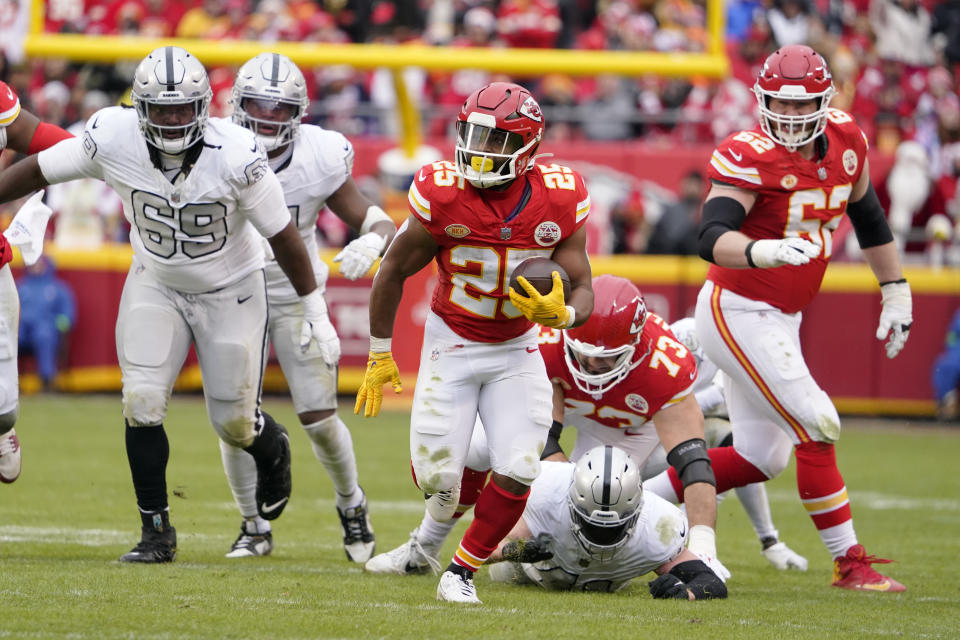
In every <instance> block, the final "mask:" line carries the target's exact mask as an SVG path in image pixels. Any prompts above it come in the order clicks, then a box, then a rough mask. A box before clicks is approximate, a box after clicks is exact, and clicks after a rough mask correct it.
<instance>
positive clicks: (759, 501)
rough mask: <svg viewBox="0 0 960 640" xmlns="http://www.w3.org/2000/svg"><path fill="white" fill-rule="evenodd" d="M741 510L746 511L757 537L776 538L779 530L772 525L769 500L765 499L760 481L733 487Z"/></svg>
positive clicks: (765, 491)
mask: <svg viewBox="0 0 960 640" xmlns="http://www.w3.org/2000/svg"><path fill="white" fill-rule="evenodd" d="M734 491H736V492H737V497H738V498H739V499H740V504H742V505H743V510H744V511H746V512H747V516H748V517H749V518H750V522H751V524H753V530H754V531H756V532H757V538H758V539H760V540H763V539H764V538H769V537H774V538H777V537H778V535H779V532H778V531H777V529H776V527H774V526H773V516H771V515H770V501H769V500H768V499H767V490H766V489H765V488H764V487H763V483H762V482H756V483H754V484H748V485H745V486H743V487H738V488H737V489H734Z"/></svg>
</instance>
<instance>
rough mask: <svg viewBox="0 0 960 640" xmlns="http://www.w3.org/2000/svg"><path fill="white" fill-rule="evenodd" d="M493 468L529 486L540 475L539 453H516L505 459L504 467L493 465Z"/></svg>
mask: <svg viewBox="0 0 960 640" xmlns="http://www.w3.org/2000/svg"><path fill="white" fill-rule="evenodd" d="M498 466H499V465H498ZM493 470H494V472H496V473H499V474H500V475H504V476H507V477H508V478H511V479H512V480H516V481H517V482H519V483H520V484H525V485H527V486H528V487H529V486H530V485H531V484H533V481H534V480H536V479H537V476H539V475H540V455H539V454H538V453H537V452H536V451H530V452H527V453H524V454H521V453H516V455H513V456H512V457H511V458H510V460H508V461H507V465H506V466H505V467H501V468H497V467H494V469H493Z"/></svg>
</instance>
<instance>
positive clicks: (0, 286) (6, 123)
mask: <svg viewBox="0 0 960 640" xmlns="http://www.w3.org/2000/svg"><path fill="white" fill-rule="evenodd" d="M72 137H73V136H71V135H70V134H69V133H67V132H66V131H64V130H63V129H61V128H60V127H58V126H56V125H53V124H49V123H47V122H41V121H40V119H39V118H37V116H35V115H34V114H32V113H30V112H29V111H27V110H26V109H22V108H21V107H20V99H19V98H18V97H17V94H16V93H14V91H13V89H11V88H10V87H9V86H7V84H6V83H4V82H0V151H3V149H4V148H6V147H9V148H11V149H13V150H14V151H17V152H19V153H30V154H32V153H36V152H38V151H42V150H43V149H46V148H47V147H51V146H53V145H54V144H56V143H57V142H60V141H61V140H64V139H66V138H72ZM41 197H42V192H41V193H40V194H38V195H35V196H34V197H32V198H31V199H30V200H29V201H28V202H27V204H25V205H24V207H23V208H22V209H21V210H20V212H19V213H18V214H17V215H18V217H20V218H22V220H27V219H28V218H27V216H28V215H29V216H33V217H35V219H36V220H41V219H42V225H41V226H42V227H43V229H39V228H38V229H34V230H33V236H34V237H33V238H27V237H26V235H25V234H23V233H22V231H23V229H25V228H26V227H23V228H22V229H21V233H20V239H22V240H25V241H30V240H32V241H33V242H34V243H37V246H39V247H42V243H43V237H42V236H43V231H44V229H45V228H46V220H47V217H49V214H50V210H49V209H47V208H46V206H45V205H43V204H42V203H41V202H40V198H41ZM30 226H33V225H30ZM15 227H16V225H15V224H13V225H11V232H13V231H15ZM38 236H39V237H38ZM10 244H11V243H10V242H9V241H8V239H7V237H6V236H5V235H4V234H0V314H2V315H0V343H6V344H8V345H11V347H12V348H11V349H6V350H4V352H3V353H2V354H0V482H5V483H9V482H13V481H14V480H16V479H17V478H18V477H19V476H20V467H21V464H20V462H21V457H20V441H19V440H18V439H17V432H16V430H15V429H14V428H13V425H14V424H15V423H16V421H17V413H18V409H19V400H18V397H19V387H18V374H17V324H18V323H19V321H20V298H19V297H18V296H17V289H16V287H15V286H14V283H13V275H12V274H11V273H10V267H8V266H7V263H8V262H10V260H11V259H12V258H13V253H12V250H11V248H10ZM17 244H19V242H18V243H17ZM33 259H34V260H36V257H34V258H33Z"/></svg>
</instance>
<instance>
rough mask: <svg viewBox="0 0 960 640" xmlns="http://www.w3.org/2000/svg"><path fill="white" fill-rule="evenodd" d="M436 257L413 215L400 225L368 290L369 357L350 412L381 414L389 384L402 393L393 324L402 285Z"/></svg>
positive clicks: (427, 235)
mask: <svg viewBox="0 0 960 640" xmlns="http://www.w3.org/2000/svg"><path fill="white" fill-rule="evenodd" d="M436 254H437V244H436V242H435V241H434V240H433V236H431V235H430V232H429V231H427V229H426V228H425V227H424V226H423V225H422V224H421V223H420V221H419V220H417V219H416V218H415V217H414V216H410V217H409V218H407V220H406V221H405V222H404V223H403V224H402V225H400V229H399V231H397V235H396V236H395V237H394V240H393V242H392V243H391V244H390V249H389V250H387V253H386V255H385V256H384V257H383V261H382V262H381V263H380V269H379V271H377V275H376V276H375V277H374V278H373V287H372V288H371V290H370V356H369V358H368V359H367V369H366V372H365V373H364V376H363V382H362V383H361V384H360V390H359V391H357V401H356V404H354V407H353V412H354V413H357V414H359V413H360V411H361V410H362V411H363V415H364V417H367V418H370V417H373V416H376V415H377V414H378V413H380V404H381V402H383V385H385V384H386V383H388V382H389V383H390V384H391V386H393V390H394V392H395V393H400V392H401V391H402V390H403V386H402V383H401V382H400V372H399V370H398V369H397V364H396V362H394V360H393V352H392V339H393V321H394V318H396V316H397V310H398V309H399V308H400V298H401V297H402V296H403V284H404V282H406V280H407V278H409V277H410V276H412V275H413V274H415V273H417V272H418V271H420V270H421V269H423V268H424V267H425V266H427V265H428V264H429V263H430V261H431V260H433V258H434V256H436Z"/></svg>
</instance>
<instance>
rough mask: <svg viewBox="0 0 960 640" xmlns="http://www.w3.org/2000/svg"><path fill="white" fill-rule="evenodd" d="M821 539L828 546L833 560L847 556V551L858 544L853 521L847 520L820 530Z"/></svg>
mask: <svg viewBox="0 0 960 640" xmlns="http://www.w3.org/2000/svg"><path fill="white" fill-rule="evenodd" d="M820 539H821V540H823V544H825V545H826V546H827V551H829V552H830V557H831V558H834V559H836V558H839V557H840V556H844V555H846V554H847V549H849V548H850V547H852V546H853V545H855V544H857V534H856V532H855V531H854V530H853V520H852V519H851V520H847V521H846V522H842V523H840V524H838V525H836V526H834V527H829V528H827V529H821V530H820Z"/></svg>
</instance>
